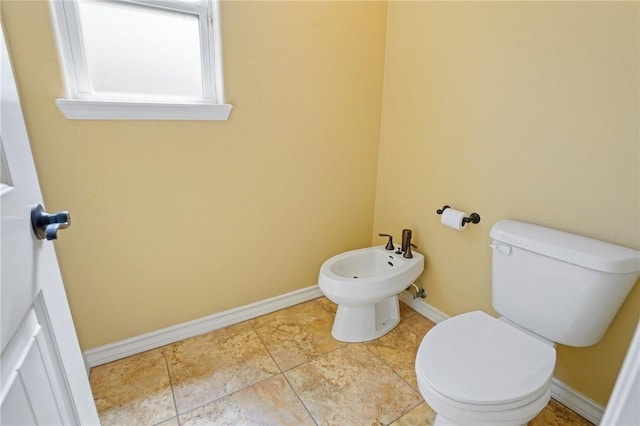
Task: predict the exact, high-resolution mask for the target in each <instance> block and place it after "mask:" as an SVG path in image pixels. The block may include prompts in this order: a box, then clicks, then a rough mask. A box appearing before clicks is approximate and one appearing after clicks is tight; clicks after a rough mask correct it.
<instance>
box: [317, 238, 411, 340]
mask: <svg viewBox="0 0 640 426" xmlns="http://www.w3.org/2000/svg"><path fill="white" fill-rule="evenodd" d="M398 249H399V247H398V246H396V247H395V250H386V249H385V246H376V247H368V248H363V249H357V250H351V251H348V252H345V253H341V254H338V255H336V256H333V257H332V258H330V259H329V260H327V261H326V262H324V263H323V264H322V267H321V268H320V276H319V278H318V285H319V287H320V290H321V291H322V293H324V295H325V296H327V298H328V299H329V300H331V301H332V302H334V303H336V304H337V305H338V311H337V313H336V318H335V320H334V322H333V328H332V330H331V334H332V335H333V337H334V338H336V339H337V340H340V341H343V342H366V341H368V340H373V339H377V338H378V337H380V336H382V335H384V334H386V333H388V332H389V331H391V330H392V329H393V328H394V327H395V326H396V325H397V324H398V323H399V322H400V309H399V305H398V294H399V293H400V292H401V291H402V290H404V289H405V288H407V287H409V286H410V285H411V284H412V283H413V281H414V280H415V279H416V278H418V276H420V274H421V273H422V271H423V270H424V256H423V255H422V254H420V253H417V252H415V251H414V252H413V257H412V258H409V259H407V258H404V257H402V254H396V251H399V250H398Z"/></svg>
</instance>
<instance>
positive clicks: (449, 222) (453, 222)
mask: <svg viewBox="0 0 640 426" xmlns="http://www.w3.org/2000/svg"><path fill="white" fill-rule="evenodd" d="M465 216H467V214H466V213H465V212H461V211H459V210H455V209H452V208H448V209H445V210H444V211H443V212H442V217H441V218H440V222H441V223H442V224H443V225H444V226H448V227H449V228H453V229H457V230H458V231H462V230H463V229H465V224H464V222H462V219H464V217H465Z"/></svg>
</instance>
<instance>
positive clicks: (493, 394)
mask: <svg viewBox="0 0 640 426" xmlns="http://www.w3.org/2000/svg"><path fill="white" fill-rule="evenodd" d="M555 359H556V353H555V350H554V348H553V347H551V346H550V345H547V344H545V343H543V342H542V341H540V340H538V339H536V338H534V337H533V336H530V335H528V334H526V333H525V332H523V331H520V330H517V329H516V328H514V327H512V326H510V325H508V324H507V323H505V322H503V321H500V320H498V319H496V318H493V317H491V316H490V315H488V314H486V313H484V312H481V311H474V312H469V313H465V314H461V315H458V316H455V317H452V318H450V319H448V320H446V321H443V322H441V323H440V324H438V325H436V326H435V327H433V328H432V329H431V330H430V331H429V333H427V335H426V336H425V337H424V339H423V340H422V343H421V344H420V347H419V349H418V353H417V356H416V373H417V375H418V376H419V377H418V381H419V382H420V381H422V382H424V383H425V384H426V385H428V386H427V387H429V388H431V389H432V390H434V391H436V392H437V394H439V395H440V396H442V397H443V398H444V399H446V400H447V405H449V406H453V407H455V406H458V407H459V408H460V409H464V410H469V409H471V410H473V411H488V412H491V411H500V410H504V409H507V410H508V409H511V408H516V407H520V406H524V405H526V404H529V403H531V402H532V401H536V400H538V399H539V398H540V396H541V395H543V394H545V393H547V391H548V390H549V389H550V386H551V378H552V376H553V369H554V366H555ZM427 402H428V401H427Z"/></svg>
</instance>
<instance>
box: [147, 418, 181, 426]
mask: <svg viewBox="0 0 640 426" xmlns="http://www.w3.org/2000/svg"><path fill="white" fill-rule="evenodd" d="M153 426H180V423H178V417H177V416H176V417H172V418H170V419H167V420H165V421H164V422H160V423H156V424H155V425H153Z"/></svg>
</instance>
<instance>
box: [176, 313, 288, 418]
mask: <svg viewBox="0 0 640 426" xmlns="http://www.w3.org/2000/svg"><path fill="white" fill-rule="evenodd" d="M166 355H167V361H168V365H169V375H170V377H171V384H172V385H173V392H174V396H175V400H176V406H177V409H178V413H179V414H181V413H184V412H186V411H188V410H191V409H193V408H195V407H197V406H199V405H202V404H204V403H207V402H210V401H213V400H215V399H218V398H220V397H223V396H225V395H228V394H230V393H232V392H235V391H237V390H239V389H242V388H244V387H246V386H249V385H252V384H254V383H257V382H259V381H262V380H264V379H266V378H268V377H271V376H273V375H275V374H278V373H280V370H278V367H277V365H276V364H275V363H274V362H273V359H272V358H271V356H270V355H269V353H268V352H267V350H266V349H265V347H264V345H263V344H262V342H261V341H260V339H259V338H258V336H257V335H256V333H255V332H254V330H253V328H252V327H251V326H250V325H249V323H248V322H243V323H240V324H236V325H232V326H229V327H225V328H223V329H220V330H216V331H213V332H211V333H207V334H204V335H202V336H197V337H193V338H191V339H187V340H183V341H181V342H178V343H174V344H172V345H169V346H167V347H166Z"/></svg>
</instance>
